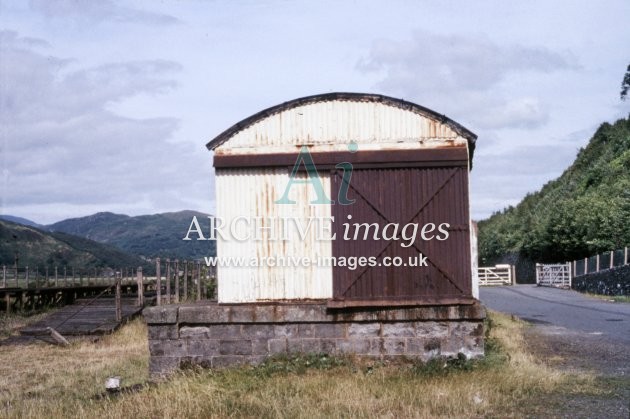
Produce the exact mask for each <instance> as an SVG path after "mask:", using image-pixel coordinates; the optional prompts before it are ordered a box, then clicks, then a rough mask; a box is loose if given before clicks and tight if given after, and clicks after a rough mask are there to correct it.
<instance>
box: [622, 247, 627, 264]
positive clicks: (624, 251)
mask: <svg viewBox="0 0 630 419" xmlns="http://www.w3.org/2000/svg"><path fill="white" fill-rule="evenodd" d="M623 264H624V265H627V264H628V248H627V247H624V248H623Z"/></svg>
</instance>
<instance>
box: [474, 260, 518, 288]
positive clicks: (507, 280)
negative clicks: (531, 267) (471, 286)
mask: <svg viewBox="0 0 630 419" xmlns="http://www.w3.org/2000/svg"><path fill="white" fill-rule="evenodd" d="M478 272H479V285H513V284H514V282H515V275H514V267H513V266H512V265H496V266H494V267H492V266H491V267H481V268H478Z"/></svg>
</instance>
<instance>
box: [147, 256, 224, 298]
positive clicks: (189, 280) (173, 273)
mask: <svg viewBox="0 0 630 419" xmlns="http://www.w3.org/2000/svg"><path fill="white" fill-rule="evenodd" d="M155 276H156V286H155V289H156V292H157V298H156V304H157V305H163V304H177V303H180V302H185V301H200V300H205V299H213V298H214V297H215V293H216V288H217V287H216V277H217V275H216V268H214V267H207V266H206V265H205V264H203V263H201V262H198V261H180V260H177V259H174V260H171V259H160V258H157V259H156V260H155Z"/></svg>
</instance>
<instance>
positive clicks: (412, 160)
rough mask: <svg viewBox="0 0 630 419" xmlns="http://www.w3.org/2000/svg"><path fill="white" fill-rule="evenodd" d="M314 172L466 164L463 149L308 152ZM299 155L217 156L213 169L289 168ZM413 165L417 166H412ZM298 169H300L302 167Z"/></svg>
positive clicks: (466, 159) (466, 151)
mask: <svg viewBox="0 0 630 419" xmlns="http://www.w3.org/2000/svg"><path fill="white" fill-rule="evenodd" d="M309 154H310V156H311V158H312V159H313V162H314V163H315V165H316V166H317V168H318V169H321V168H324V167H327V168H330V167H334V166H335V165H336V164H338V163H342V162H344V163H351V164H352V165H353V167H355V168H360V167H365V166H366V165H371V166H375V165H377V166H379V167H382V166H383V165H390V166H397V167H412V166H413V165H416V166H418V165H419V166H423V167H425V166H428V165H433V166H462V165H463V166H465V165H467V162H468V150H467V149H466V147H441V148H433V149H411V150H390V149H387V150H367V151H366V150H360V151H355V152H350V151H345V152H339V151H328V152H309ZM298 157H299V153H271V154H263V153H260V154H218V155H215V156H214V162H213V164H214V167H219V168H222V167H231V168H235V167H274V166H285V167H290V166H293V165H294V164H295V162H296V161H298ZM416 163H417V164H416ZM301 167H304V166H303V165H302V166H301Z"/></svg>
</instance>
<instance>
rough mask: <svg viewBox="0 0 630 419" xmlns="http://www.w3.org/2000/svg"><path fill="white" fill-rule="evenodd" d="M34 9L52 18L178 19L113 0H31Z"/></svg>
mask: <svg viewBox="0 0 630 419" xmlns="http://www.w3.org/2000/svg"><path fill="white" fill-rule="evenodd" d="M30 6H31V8H32V9H33V10H34V11H37V12H39V13H42V14H43V15H44V16H46V17H50V18H68V17H71V18H75V19H83V20H85V21H86V22H88V23H89V22H91V23H94V22H96V23H98V22H102V21H114V22H123V23H135V22H141V23H147V24H154V25H171V24H174V23H177V22H178V19H177V18H175V17H173V16H171V15H167V14H161V13H154V12H148V11H144V10H139V9H134V8H130V7H126V6H122V5H120V4H119V3H118V2H115V1H112V0H98V1H89V0H86V1H82V0H31V1H30Z"/></svg>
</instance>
